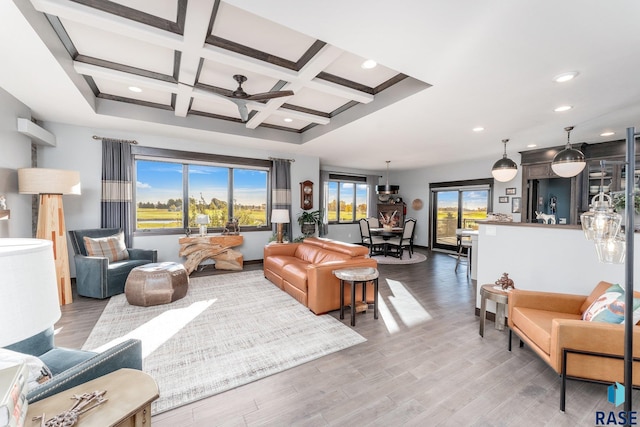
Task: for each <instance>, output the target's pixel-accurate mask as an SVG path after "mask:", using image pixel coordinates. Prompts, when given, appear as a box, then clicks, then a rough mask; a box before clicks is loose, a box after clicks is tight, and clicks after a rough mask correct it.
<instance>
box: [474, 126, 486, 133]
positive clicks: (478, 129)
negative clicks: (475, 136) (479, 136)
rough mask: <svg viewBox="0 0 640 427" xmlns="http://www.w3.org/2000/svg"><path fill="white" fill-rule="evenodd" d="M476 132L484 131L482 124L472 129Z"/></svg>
mask: <svg viewBox="0 0 640 427" xmlns="http://www.w3.org/2000/svg"><path fill="white" fill-rule="evenodd" d="M472 130H473V131H474V132H482V131H483V130H484V128H483V127H482V126H476V127H474V128H473V129H472Z"/></svg>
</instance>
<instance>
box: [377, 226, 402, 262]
mask: <svg viewBox="0 0 640 427" xmlns="http://www.w3.org/2000/svg"><path fill="white" fill-rule="evenodd" d="M403 230H404V228H402V227H391V228H385V227H380V228H378V227H376V228H370V229H369V232H370V233H371V235H372V236H380V237H382V239H383V240H385V241H386V240H389V239H391V238H392V237H397V236H402V232H403ZM388 246H389V245H388V244H385V245H384V252H383V254H384V256H387V255H388Z"/></svg>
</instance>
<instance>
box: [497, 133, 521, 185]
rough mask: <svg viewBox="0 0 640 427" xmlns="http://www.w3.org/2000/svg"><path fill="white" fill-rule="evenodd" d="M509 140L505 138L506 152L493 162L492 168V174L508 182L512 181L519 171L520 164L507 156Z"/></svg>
mask: <svg viewBox="0 0 640 427" xmlns="http://www.w3.org/2000/svg"><path fill="white" fill-rule="evenodd" d="M507 142H509V140H508V139H503V140H502V143H503V144H504V154H503V155H502V158H501V159H500V160H498V161H497V162H495V163H494V164H493V168H491V175H493V177H494V178H495V180H496V181H500V182H507V181H511V180H512V179H513V178H515V176H516V175H517V173H518V165H517V164H516V162H514V161H513V160H511V159H510V158H508V157H507Z"/></svg>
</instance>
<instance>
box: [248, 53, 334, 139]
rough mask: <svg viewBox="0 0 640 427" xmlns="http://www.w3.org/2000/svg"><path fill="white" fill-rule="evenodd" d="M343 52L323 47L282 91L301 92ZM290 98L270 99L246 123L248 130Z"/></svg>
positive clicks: (260, 122) (256, 125)
mask: <svg viewBox="0 0 640 427" xmlns="http://www.w3.org/2000/svg"><path fill="white" fill-rule="evenodd" d="M343 52H344V51H343V50H342V49H338V48H337V47H334V46H331V45H324V47H323V48H322V49H320V51H319V52H318V53H317V54H316V55H314V57H313V58H311V59H310V60H309V61H308V62H307V63H306V64H305V65H304V66H303V67H302V69H301V70H300V71H299V72H298V78H297V79H296V80H294V81H293V82H291V83H289V84H287V85H285V87H283V88H282V89H283V90H291V91H293V92H294V93H295V92H297V91H299V90H301V89H302V88H303V87H305V86H306V85H307V83H308V82H309V81H310V80H312V79H313V78H314V77H315V76H317V75H318V73H320V72H321V71H322V70H324V69H325V68H326V67H327V66H329V64H331V63H332V62H333V61H335V60H336V59H338V57H339V56H340V55H342V53H343ZM289 98H290V97H282V98H276V99H272V100H270V101H269V102H267V106H266V108H265V109H264V110H262V111H260V112H258V114H255V115H254V116H253V117H252V118H251V119H250V120H249V121H247V127H248V128H249V129H255V128H257V127H258V126H260V124H262V123H263V122H264V121H265V120H267V119H268V118H269V116H270V115H271V114H273V113H274V111H276V110H278V109H279V108H280V107H282V105H283V104H284V103H285V102H287V101H288V100H289Z"/></svg>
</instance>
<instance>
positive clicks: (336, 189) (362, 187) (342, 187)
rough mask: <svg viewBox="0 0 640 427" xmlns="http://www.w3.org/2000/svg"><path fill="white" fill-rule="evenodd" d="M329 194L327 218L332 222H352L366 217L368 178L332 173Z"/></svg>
mask: <svg viewBox="0 0 640 427" xmlns="http://www.w3.org/2000/svg"><path fill="white" fill-rule="evenodd" d="M328 187H329V188H328V190H329V191H328V194H327V196H328V197H327V206H326V209H327V218H328V220H329V222H330V223H352V222H357V221H359V220H360V219H362V218H366V217H367V216H368V215H367V212H368V203H367V201H368V200H369V191H370V190H369V186H368V185H367V183H366V178H364V177H359V176H347V175H337V174H330V175H329V182H328Z"/></svg>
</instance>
